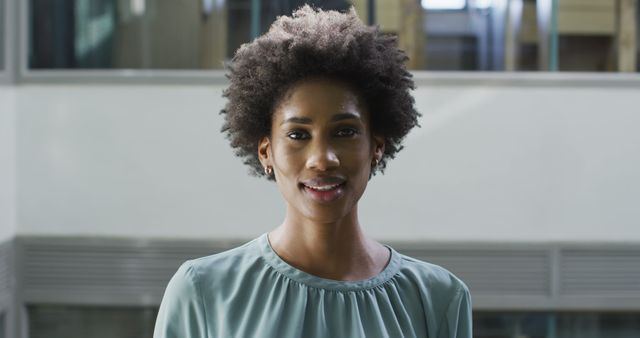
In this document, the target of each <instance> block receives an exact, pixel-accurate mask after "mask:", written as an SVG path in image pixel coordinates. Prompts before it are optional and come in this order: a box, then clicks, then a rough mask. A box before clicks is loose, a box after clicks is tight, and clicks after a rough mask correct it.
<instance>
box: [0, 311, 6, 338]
mask: <svg viewBox="0 0 640 338" xmlns="http://www.w3.org/2000/svg"><path fill="white" fill-rule="evenodd" d="M6 318H7V316H6V315H5V314H4V313H0V338H4V337H6V335H7V325H6Z"/></svg>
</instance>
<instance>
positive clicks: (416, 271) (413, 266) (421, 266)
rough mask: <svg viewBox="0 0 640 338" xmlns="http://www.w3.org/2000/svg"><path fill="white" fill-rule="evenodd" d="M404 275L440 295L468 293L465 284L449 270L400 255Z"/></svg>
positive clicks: (401, 269)
mask: <svg viewBox="0 0 640 338" xmlns="http://www.w3.org/2000/svg"><path fill="white" fill-rule="evenodd" d="M400 257H401V259H402V264H401V268H400V271H401V273H402V274H404V275H406V276H408V277H409V278H411V279H413V280H414V281H415V282H416V283H418V284H419V285H420V286H422V287H424V288H425V289H427V290H428V291H431V292H437V293H440V294H443V293H444V294H450V295H451V294H455V293H459V292H464V291H467V292H468V288H467V286H466V285H465V283H464V282H463V281H462V280H461V279H460V278H458V277H457V276H456V275H454V274H453V273H452V272H450V271H449V270H447V269H445V268H443V267H441V266H439V265H436V264H432V263H429V262H425V261H421V260H419V259H416V258H413V257H409V256H405V255H403V254H400Z"/></svg>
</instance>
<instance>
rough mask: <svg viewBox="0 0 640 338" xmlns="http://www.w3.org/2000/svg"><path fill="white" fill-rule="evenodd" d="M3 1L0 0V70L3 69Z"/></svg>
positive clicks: (4, 29)
mask: <svg viewBox="0 0 640 338" xmlns="http://www.w3.org/2000/svg"><path fill="white" fill-rule="evenodd" d="M4 1H5V0H0V72H1V71H3V70H4V44H5V40H6V39H5V36H4V34H5V31H6V27H5V25H6V22H5V20H4V19H5V17H4V11H5V10H4V6H5V5H4Z"/></svg>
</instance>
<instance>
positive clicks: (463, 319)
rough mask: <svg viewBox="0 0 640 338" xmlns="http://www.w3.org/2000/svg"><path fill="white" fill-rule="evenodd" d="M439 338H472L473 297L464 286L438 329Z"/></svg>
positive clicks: (452, 300)
mask: <svg viewBox="0 0 640 338" xmlns="http://www.w3.org/2000/svg"><path fill="white" fill-rule="evenodd" d="M437 337H438V338H472V319H471V296H470V295H469V289H467V287H466V286H465V285H464V284H463V285H461V286H460V287H459V288H458V290H457V292H456V294H455V295H454V296H453V298H452V299H451V301H450V302H449V305H448V307H447V311H446V312H445V314H444V317H443V318H442V321H441V323H440V326H439V328H438V334H437Z"/></svg>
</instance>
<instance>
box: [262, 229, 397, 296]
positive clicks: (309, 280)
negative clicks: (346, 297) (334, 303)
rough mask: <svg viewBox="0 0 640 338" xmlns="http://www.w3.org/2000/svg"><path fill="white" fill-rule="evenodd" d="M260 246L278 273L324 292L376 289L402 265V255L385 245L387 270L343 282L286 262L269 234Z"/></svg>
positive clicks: (264, 256)
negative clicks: (277, 251)
mask: <svg viewBox="0 0 640 338" xmlns="http://www.w3.org/2000/svg"><path fill="white" fill-rule="evenodd" d="M258 244H259V246H260V249H261V251H262V252H261V253H262V257H263V258H264V259H265V260H266V262H267V263H268V264H269V265H270V266H271V267H273V268H274V269H275V270H276V271H278V272H279V273H281V274H282V275H284V276H286V277H287V278H289V279H291V280H294V281H296V282H298V283H300V284H304V285H307V286H309V287H313V288H317V289H323V290H331V291H344V292H348V291H362V290H367V289H372V288H375V287H377V286H380V285H382V284H385V283H386V282H388V281H389V280H391V278H392V277H393V276H395V275H396V273H397V272H398V270H399V269H400V263H401V258H400V254H399V253H398V252H396V251H395V250H394V249H393V248H391V247H390V246H387V245H385V247H386V248H387V249H389V251H390V253H391V257H390V259H389V262H388V263H387V266H385V268H384V269H383V270H382V271H381V272H380V273H378V274H377V275H375V276H373V277H371V278H368V279H363V280H357V281H341V280H334V279H327V278H322V277H318V276H315V275H312V274H309V273H307V272H304V271H302V270H300V269H298V268H295V267H293V266H292V265H290V264H289V263H287V262H285V261H284V260H283V259H282V258H281V257H280V256H278V254H277V253H276V252H275V250H273V247H272V246H271V243H269V237H268V235H267V233H265V234H263V235H262V236H260V237H259V238H258Z"/></svg>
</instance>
